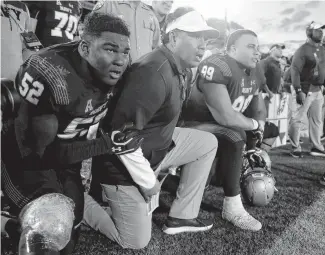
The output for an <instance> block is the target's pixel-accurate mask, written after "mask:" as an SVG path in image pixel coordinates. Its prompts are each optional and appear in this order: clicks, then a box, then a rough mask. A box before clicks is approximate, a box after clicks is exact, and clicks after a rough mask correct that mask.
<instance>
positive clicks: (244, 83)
mask: <svg viewBox="0 0 325 255" xmlns="http://www.w3.org/2000/svg"><path fill="white" fill-rule="evenodd" d="M198 72H199V76H198V79H197V84H196V86H194V87H193V89H192V91H191V93H190V98H189V99H188V101H187V102H186V104H185V107H184V109H183V114H182V116H183V119H184V120H197V121H214V118H213V116H212V114H211V113H210V111H209V109H208V107H207V105H206V103H205V100H204V95H203V93H202V92H201V88H200V87H201V86H202V84H209V83H211V84H212V83H214V84H223V85H225V86H226V88H227V90H228V93H229V97H230V100H231V104H232V107H233V109H234V110H235V111H238V112H244V111H245V110H246V109H247V107H248V106H249V104H250V102H251V100H252V99H253V95H254V94H256V93H257V92H258V91H259V90H260V86H261V83H262V78H261V77H260V75H259V72H258V70H256V69H253V70H249V71H245V69H244V67H242V66H241V65H240V64H239V63H238V62H236V61H235V60H234V59H233V58H231V57H229V56H228V55H221V54H213V55H212V56H210V57H208V58H206V59H205V60H203V61H202V62H201V63H200V65H199V67H198ZM215 98H216V100H218V95H215Z"/></svg>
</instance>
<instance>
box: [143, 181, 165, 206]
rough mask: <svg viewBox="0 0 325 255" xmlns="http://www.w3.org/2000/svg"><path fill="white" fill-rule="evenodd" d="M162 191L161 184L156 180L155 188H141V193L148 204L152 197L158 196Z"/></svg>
mask: <svg viewBox="0 0 325 255" xmlns="http://www.w3.org/2000/svg"><path fill="white" fill-rule="evenodd" d="M160 189H161V185H160V182H159V181H158V180H156V183H155V186H153V187H152V188H151V189H145V188H143V187H141V186H139V191H140V193H141V195H142V196H143V198H144V200H145V201H146V203H148V202H150V199H151V197H152V196H154V195H156V194H157V193H158V192H159V191H160Z"/></svg>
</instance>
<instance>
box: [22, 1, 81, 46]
mask: <svg viewBox="0 0 325 255" xmlns="http://www.w3.org/2000/svg"><path fill="white" fill-rule="evenodd" d="M28 5H29V8H30V9H31V12H32V15H33V16H36V15H37V17H36V18H37V26H36V31H35V32H36V35H37V37H38V38H39V40H40V41H41V43H42V44H43V46H45V47H48V46H51V45H54V44H59V43H66V42H70V41H72V40H73V38H74V36H75V34H76V32H77V27H78V22H79V18H80V15H81V10H82V8H81V5H80V3H79V1H59V0H58V1H33V2H28Z"/></svg>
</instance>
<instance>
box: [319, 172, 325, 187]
mask: <svg viewBox="0 0 325 255" xmlns="http://www.w3.org/2000/svg"><path fill="white" fill-rule="evenodd" d="M319 183H320V184H322V185H323V186H325V174H323V176H322V177H321V178H320V180H319Z"/></svg>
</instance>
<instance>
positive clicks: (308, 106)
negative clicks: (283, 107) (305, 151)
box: [289, 85, 324, 151]
mask: <svg viewBox="0 0 325 255" xmlns="http://www.w3.org/2000/svg"><path fill="white" fill-rule="evenodd" d="M323 103H324V97H323V95H322V91H321V89H320V87H319V86H313V85H310V88H309V92H308V94H307V95H306V100H305V102H304V104H303V105H298V104H297V103H296V101H295V98H294V97H293V100H292V113H291V120H290V127H289V137H290V142H291V145H292V147H293V151H301V146H300V143H299V139H300V132H301V127H302V125H303V119H304V117H305V116H306V114H307V116H308V121H309V140H310V141H311V143H312V144H313V148H316V149H318V150H321V151H324V146H323V145H322V143H321V140H320V138H321V135H322V132H323V130H322V129H323V121H324V120H323V116H322V107H323Z"/></svg>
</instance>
